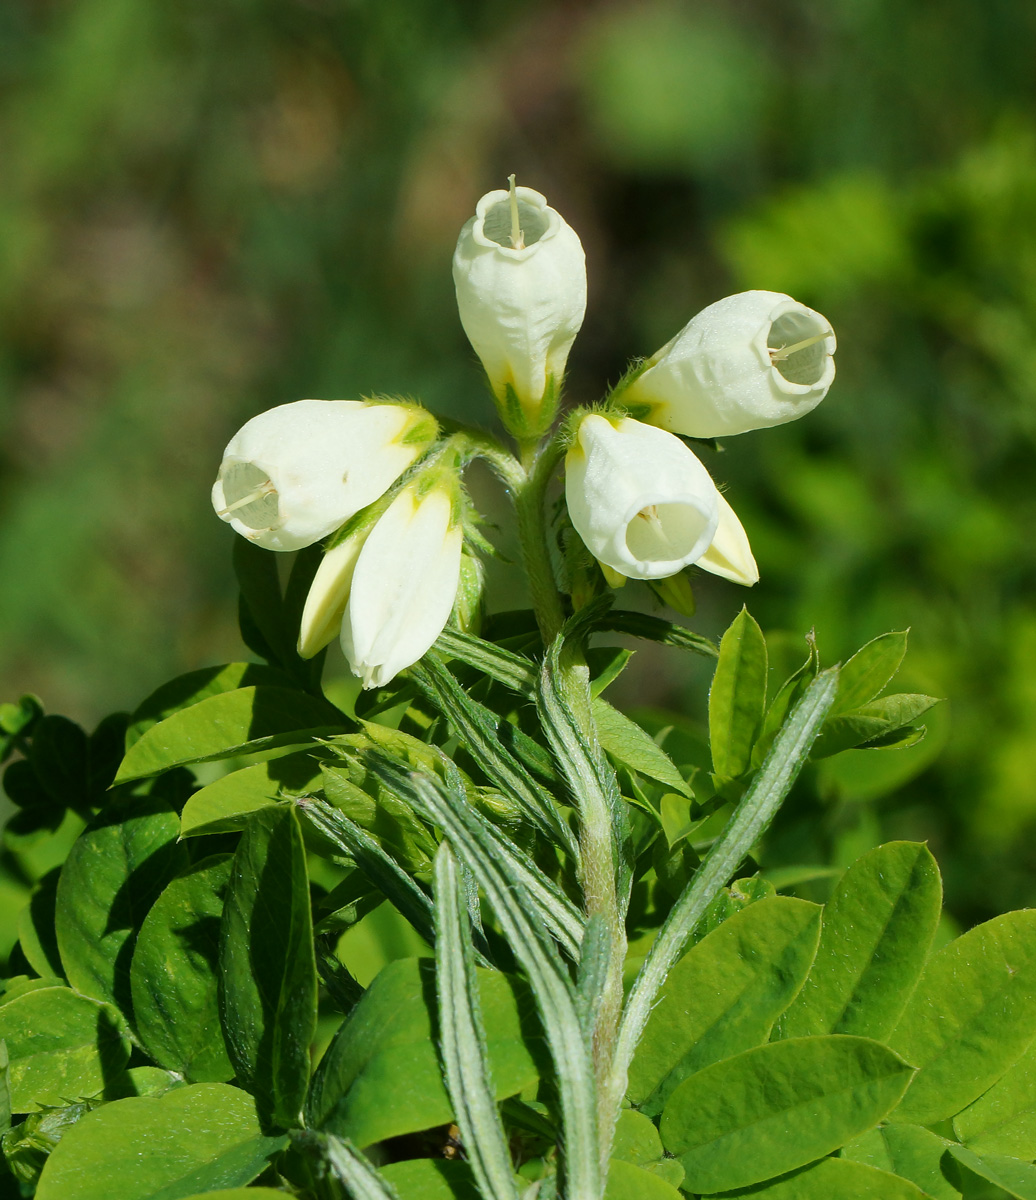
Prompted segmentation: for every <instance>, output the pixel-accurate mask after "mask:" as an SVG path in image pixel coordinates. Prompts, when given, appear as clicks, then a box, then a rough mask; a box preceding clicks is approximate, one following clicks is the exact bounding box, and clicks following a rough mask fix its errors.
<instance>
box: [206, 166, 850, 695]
mask: <svg viewBox="0 0 1036 1200" xmlns="http://www.w3.org/2000/svg"><path fill="white" fill-rule="evenodd" d="M453 277H454V283H455V285H456V292H457V304H458V308H459V312H460V319H461V323H462V325H463V327H464V331H465V333H466V334H467V336H468V339H469V341H470V342H471V345H472V347H473V348H474V350H475V352H476V354H477V355H478V357H479V359H480V360H481V362H482V365H483V367H484V368H485V371H486V375H487V377H488V381H489V385H490V389H491V391H492V395H493V398H494V400H495V402H496V406H497V409H498V411H499V413H500V416H501V419H502V420H503V423H504V425H505V427H506V428H507V430H508V432H509V433H510V434H511V435H512V436H513V437H514V438H516V439H517V441H518V443H519V445H520V446H521V448H522V453H523V463H524V464H525V465H526V466H527V465H528V464H529V462H530V461H535V456H536V454H537V453H539V454H540V455H543V454H548V453H549V448H551V447H552V448H554V449H555V450H559V449H564V450H565V451H566V452H565V501H566V509H567V520H568V522H569V523H570V525H571V528H572V529H573V530H574V531H575V533H576V534H578V536H579V538H580V539H581V541H582V543H583V545H585V547H586V549H587V550H588V551H589V553H590V554H591V555H592V556H593V558H594V559H595V560H596V561H597V563H598V564H599V565H600V568H601V571H600V576H599V577H600V579H601V584H602V586H603V585H604V583H605V581H606V582H607V583H610V584H612V585H613V586H617V585H619V584H621V583H624V582H625V581H626V580H627V579H642V580H648V581H654V582H656V583H657V581H664V580H672V579H673V577H674V576H676V575H678V574H679V573H680V572H682V571H683V570H684V568H686V567H688V566H691V565H692V564H694V565H697V566H699V567H701V568H702V569H704V570H706V571H710V572H712V573H713V574H716V575H720V576H722V577H723V578H725V579H728V580H731V581H733V582H735V583H740V584H744V585H746V586H751V585H752V584H754V583H755V582H756V581H757V580H758V578H759V572H758V568H757V567H756V563H755V559H754V558H753V556H752V551H751V547H750V545H749V541H748V537H747V535H746V534H745V531H744V528H743V527H742V525H741V522H740V521H739V520H738V518H737V516H736V515H735V513H734V511H733V509H732V508H731V507H730V505H729V504H728V503H727V501H726V500H725V499H724V497H723V495H722V493H721V492H720V491H719V489H718V488H717V487H716V485H715V483H714V482H713V480H712V478H711V476H710V475H709V472H708V471H707V470H706V468H705V466H704V465H703V464H702V463H701V461H700V460H699V459H698V457H697V456H696V455H695V453H694V452H693V451H692V450H691V449H690V447H689V446H688V445H687V443H686V441H685V440H683V439H685V438H690V439H706V440H707V439H713V438H719V437H728V436H732V435H734V434H739V433H745V432H747V431H748V430H752V429H760V428H765V427H767V426H771V425H778V424H782V423H783V422H785V421H791V420H794V419H796V418H797V417H800V416H803V415H804V414H805V413H807V412H809V411H810V410H811V409H812V408H814V407H815V406H816V405H817V404H819V403H820V401H821V400H822V399H823V398H824V396H825V395H826V393H827V390H828V388H829V387H830V385H831V381H832V379H833V377H834V359H833V354H834V351H835V335H834V333H833V331H832V329H831V326H830V324H829V323H828V322H827V320H826V319H825V318H824V317H822V316H821V315H820V314H819V313H817V312H814V311H813V310H812V309H810V308H807V307H806V306H805V305H803V304H800V303H798V302H797V301H796V300H793V299H792V298H791V297H790V296H785V295H782V294H780V293H777V292H767V291H749V292H742V293H740V294H739V295H735V296H728V297H726V298H725V299H723V300H719V301H717V302H716V303H715V304H711V305H709V307H708V308H706V309H704V310H703V311H702V312H700V313H699V314H698V315H697V316H696V317H694V318H693V320H691V321H690V323H689V324H688V325H687V326H686V327H685V328H684V329H683V330H681V331H680V332H679V333H678V334H677V335H676V336H675V337H674V338H673V339H672V340H671V341H670V342H668V343H667V344H666V345H665V346H663V347H662V349H661V350H659V351H658V352H657V353H656V354H655V355H653V356H652V357H651V358H649V359H647V360H646V361H644V362H642V363H640V364H639V365H637V366H636V367H635V368H634V369H633V370H632V371H631V372H630V373H629V374H628V375H627V377H626V378H625V379H624V380H623V381H622V383H621V384H620V385H619V386H618V387H617V388H616V389H615V390H613V391H612V392H611V393H610V394H609V395H608V396H607V397H606V398H605V400H604V402H603V403H602V404H600V405H598V406H596V407H595V408H591V409H579V410H576V411H574V412H573V413H572V414H571V415H570V417H569V419H568V420H567V421H566V422H565V423H564V425H563V426H562V428H561V429H560V430H558V431H557V432H555V433H554V434H553V437H552V438H551V439H550V441H549V442H546V443H544V441H543V439H544V438H545V437H546V436H547V435H548V434H549V433H550V431H551V429H552V427H553V426H554V425H555V420H556V417H557V411H558V405H559V401H560V396H561V386H562V381H563V377H564V373H565V366H566V362H567V359H568V354H569V351H570V349H571V347H572V344H573V342H574V340H575V337H576V334H577V333H578V331H579V329H580V326H581V325H582V322H583V316H584V312H585V309H586V265H585V259H584V256H583V249H582V246H581V244H580V241H579V238H578V236H577V235H576V234H575V232H574V231H573V230H572V229H571V227H570V226H569V225H568V224H567V223H566V222H565V221H564V219H563V218H562V217H561V216H560V214H559V213H557V212H556V211H555V210H554V209H553V208H550V207H549V206H548V204H547V202H546V200H545V199H544V197H543V196H541V195H540V194H539V193H538V192H534V191H532V190H531V189H530V188H525V187H516V186H515V183H514V177H513V176H512V177H511V181H510V187H509V189H508V190H500V191H495V192H490V193H488V195H486V196H483V197H482V199H481V200H480V201H479V202H478V205H477V206H476V210H475V216H474V217H473V218H472V219H471V220H470V221H468V223H467V224H466V225H465V226H464V228H463V229H462V230H461V234H460V238H459V240H458V243H457V249H456V253H455V254H454V259H453ZM465 436H466V435H465V434H463V433H461V434H452V435H450V436H446V437H443V436H442V435H441V433H440V429H439V426H438V424H437V422H436V421H435V420H434V418H433V417H432V416H431V415H430V414H429V413H427V412H426V411H425V410H424V409H422V408H421V407H419V406H418V405H415V404H411V403H401V402H390V401H385V400H362V401H361V400H334V401H326V400H300V401H297V402H295V403H293V404H284V405H281V406H279V407H277V408H274V409H271V410H270V411H268V412H266V413H262V414H260V415H259V416H257V417H254V418H253V419H252V420H251V421H249V422H248V423H247V424H246V425H245V426H244V427H243V428H242V429H241V430H240V431H239V432H238V433H237V434H235V436H234V437H233V438H232V439H231V441H230V444H229V445H228V446H227V448H226V451H225V454H224V457H223V462H222V465H221V466H220V470H219V476H218V478H217V480H216V483H215V485H214V487H213V490H212V501H213V506H214V507H215V509H216V512H217V514H218V515H219V516H220V517H221V518H222V519H223V520H225V521H227V522H228V523H229V524H230V525H231V526H232V527H233V528H234V529H235V530H236V531H237V532H238V533H240V534H242V535H243V536H244V537H247V538H249V539H250V540H252V541H253V542H255V543H256V544H258V545H260V546H263V547H266V548H267V549H270V550H297V549H301V548H303V547H305V546H309V545H311V544H313V543H314V542H316V541H319V540H320V539H322V538H328V541H327V543H326V546H325V551H326V553H325V555H324V558H323V560H322V562H321V565H320V567H319V569H318V570H317V573H316V576H315V578H314V580H313V584H312V587H311V590H310V593H309V597H308V599H307V602H306V606H305V611H304V614H303V618H302V625H301V630H300V635H299V653H300V654H301V655H303V656H304V657H310V656H312V655H314V654H316V653H317V652H318V651H319V650H321V649H322V648H323V647H324V646H326V645H328V644H329V643H330V642H331V641H333V640H334V638H335V637H336V636H338V637H340V641H341V645H342V650H343V652H344V654H345V656H346V659H347V661H348V662H349V665H350V667H351V668H352V670H353V672H354V673H355V674H356V675H358V676H359V677H360V678H361V680H362V681H363V685H364V686H365V687H380V686H382V685H384V684H385V683H387V682H388V681H389V680H391V679H392V678H393V677H394V676H395V675H396V674H398V673H399V672H400V671H402V670H404V669H405V668H406V667H408V666H410V665H412V664H413V663H415V662H416V661H417V660H418V659H419V658H421V656H422V655H423V654H425V652H426V651H427V650H428V649H429V648H430V646H431V645H432V644H433V643H434V641H435V640H436V638H437V637H438V636H439V634H440V632H441V631H442V629H443V628H444V626H445V625H446V624H447V623H448V622H449V621H450V619H451V616H452V617H453V619H454V620H455V621H458V622H460V621H462V620H463V618H464V616H465V614H467V615H470V612H471V610H472V609H473V608H477V595H478V591H479V585H480V580H481V571H480V568H479V567H478V565H477V558H476V557H475V554H474V550H473V547H475V548H477V543H478V541H479V539H478V538H477V536H476V535H475V533H474V529H473V526H472V522H471V519H470V517H469V515H468V514H469V513H470V512H471V508H470V503H469V501H468V499H467V496H466V494H465V492H464V488H463V483H462V480H461V473H462V470H463V467H464V465H465V464H466V462H467V461H468V459H469V458H470V457H471V454H470V453H465V452H462V450H461V449H460V447H461V444H462V443H465ZM465 444H466V445H467V446H468V447H469V448H470V445H471V444H473V443H472V439H470V438H468V439H467V442H466V443H465ZM480 444H482V445H483V446H484V445H485V444H486V439H485V438H484V437H482V439H481V443H480ZM530 448H531V454H530ZM497 450H498V451H499V454H498V456H497V458H498V461H497V465H498V466H499V456H500V455H503V456H506V455H507V452H506V451H505V450H504V449H503V448H502V447H497ZM476 452H477V451H476ZM548 461H550V460H549V459H548ZM511 462H512V464H513V467H514V469H515V470H516V471H518V472H522V471H523V467H522V466H521V465H519V463H518V462H517V460H514V459H511ZM508 481H509V483H511V485H512V487H513V476H512V477H510V478H509V480H508ZM329 535H331V536H329ZM465 564H466V565H467V568H468V570H467V576H468V577H470V579H471V580H472V581H473V587H472V588H465V587H463V586H462V580H463V579H464V578H465V577H466V576H465ZM458 593H460V594H458ZM670 594H675V592H672V593H670ZM473 596H474V597H475V601H474V603H473V601H472V597H473Z"/></svg>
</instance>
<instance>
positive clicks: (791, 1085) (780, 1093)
mask: <svg viewBox="0 0 1036 1200" xmlns="http://www.w3.org/2000/svg"><path fill="white" fill-rule="evenodd" d="M746 911H747V910H746ZM912 1074H913V1070H912V1068H911V1067H909V1066H908V1065H907V1064H906V1063H905V1062H903V1060H902V1059H901V1058H899V1057H898V1055H896V1054H893V1053H892V1052H891V1051H890V1050H888V1049H886V1048H885V1047H884V1046H882V1045H880V1044H879V1043H878V1042H873V1041H870V1040H869V1039H867V1038H854V1037H846V1036H834V1037H815V1038H795V1039H793V1040H790V1041H786V1042H771V1043H770V1044H769V1045H766V1046H759V1047H758V1048H756V1049H754V1050H746V1051H745V1052H744V1053H743V1054H738V1055H737V1056H736V1057H734V1058H728V1059H725V1060H724V1061H723V1062H718V1063H714V1064H713V1065H712V1066H709V1067H706V1068H705V1069H704V1070H703V1071H699V1072H698V1074H697V1075H692V1076H691V1077H690V1078H689V1079H686V1080H684V1082H683V1083H682V1084H680V1086H679V1087H678V1088H677V1089H676V1091H675V1092H673V1094H672V1096H670V1098H669V1103H668V1104H667V1105H666V1109H665V1112H664V1114H663V1116H662V1123H661V1134H662V1142H663V1143H664V1145H665V1147H666V1149H667V1150H669V1151H670V1152H671V1153H673V1154H675V1155H677V1156H678V1157H679V1159H680V1162H681V1164H682V1165H683V1167H684V1169H685V1170H686V1172H687V1177H686V1180H685V1181H684V1188H685V1190H687V1191H692V1192H721V1191H727V1190H730V1189H732V1188H738V1187H746V1186H748V1185H750V1184H753V1183H761V1182H762V1181H763V1180H765V1179H770V1178H772V1177H773V1176H774V1175H780V1174H783V1173H784V1172H785V1171H791V1170H794V1169H795V1168H796V1167H800V1166H804V1165H805V1164H806V1163H809V1162H812V1161H813V1160H814V1159H816V1158H820V1157H822V1156H823V1155H825V1154H829V1153H830V1152H831V1151H832V1150H836V1149H837V1148H838V1147H839V1146H841V1145H844V1144H845V1142H847V1141H849V1139H850V1138H853V1137H855V1136H856V1135H857V1134H860V1133H862V1132H863V1131H864V1130H865V1129H869V1128H870V1127H871V1126H872V1125H874V1124H875V1123H876V1122H878V1121H880V1120H881V1118H882V1117H884V1116H885V1115H886V1114H887V1113H888V1112H889V1111H890V1110H891V1109H892V1108H893V1107H894V1106H895V1104H896V1102H897V1101H898V1100H899V1098H900V1097H901V1096H902V1095H903V1092H904V1091H905V1090H906V1087H907V1084H908V1083H909V1082H910V1078H911V1076H912Z"/></svg>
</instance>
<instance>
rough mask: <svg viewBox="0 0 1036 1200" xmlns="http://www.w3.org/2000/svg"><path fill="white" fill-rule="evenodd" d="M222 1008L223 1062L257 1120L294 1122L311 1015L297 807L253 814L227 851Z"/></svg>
mask: <svg viewBox="0 0 1036 1200" xmlns="http://www.w3.org/2000/svg"><path fill="white" fill-rule="evenodd" d="M219 972H220V1010H221V1012H220V1015H221V1019H222V1022H223V1036H224V1038H225V1040H226V1046H227V1051H228V1053H229V1056H230V1061H231V1062H232V1063H233V1064H234V1067H235V1069H236V1071H237V1075H238V1078H239V1079H240V1080H241V1082H242V1084H244V1086H245V1087H247V1088H248V1089H249V1090H250V1091H251V1092H252V1093H253V1095H254V1096H255V1098H256V1105H257V1107H258V1110H259V1115H260V1118H261V1120H262V1121H263V1124H264V1127H265V1126H267V1125H273V1126H279V1127H281V1128H290V1127H292V1126H293V1125H295V1124H297V1123H298V1119H299V1113H300V1111H301V1109H302V1104H303V1101H304V1100H305V1096H306V1088H307V1086H308V1084H309V1046H310V1042H311V1041H312V1040H313V1035H314V1033H315V1031H316V1022H317V967H316V957H315V953H314V949H313V923H312V916H311V913H310V900H309V879H308V876H307V873H306V849H305V846H304V845H303V842H302V833H301V831H300V830H299V824H298V818H297V817H296V816H295V810H294V809H293V808H292V807H290V806H287V805H284V806H281V807H278V808H268V809H263V810H261V811H260V812H258V813H256V814H255V815H254V816H253V817H252V819H251V821H250V822H249V824H248V828H247V829H246V830H245V832H244V834H243V835H242V837H241V841H240V843H239V845H238V848H237V853H236V854H235V856H234V864H233V871H232V874H231V879H230V886H229V888H228V889H227V894H226V901H225V904H224V908H223V922H222V927H221V930H220V950H219Z"/></svg>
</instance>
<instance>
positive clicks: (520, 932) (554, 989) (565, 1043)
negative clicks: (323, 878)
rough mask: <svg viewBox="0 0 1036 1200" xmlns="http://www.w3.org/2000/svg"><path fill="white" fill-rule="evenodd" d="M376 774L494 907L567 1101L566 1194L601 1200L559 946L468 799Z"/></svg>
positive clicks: (577, 1035)
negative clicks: (433, 828) (491, 850)
mask: <svg viewBox="0 0 1036 1200" xmlns="http://www.w3.org/2000/svg"><path fill="white" fill-rule="evenodd" d="M375 769H376V770H377V772H378V774H379V775H380V776H381V778H382V779H384V781H385V783H386V784H387V785H388V786H389V787H390V788H392V789H393V790H394V791H396V793H397V794H398V795H401V796H404V797H406V798H407V799H408V800H410V802H411V803H413V804H414V806H415V807H418V808H424V810H425V811H426V813H427V815H428V816H429V817H430V818H431V819H432V820H433V821H435V822H436V823H437V824H438V825H440V826H441V827H442V829H443V831H444V832H445V834H446V836H447V837H448V838H449V840H450V842H451V844H452V845H453V847H454V849H455V851H456V853H457V854H458V856H460V857H461V858H463V860H464V861H465V862H466V863H467V864H468V866H469V868H470V869H471V871H472V873H473V874H474V875H475V877H476V879H477V880H478V882H479V885H480V886H481V888H482V890H483V891H484V892H485V894H486V897H487V899H488V900H489V903H490V904H491V905H492V907H493V911H494V912H495V913H496V915H497V919H498V920H499V921H500V925H501V927H502V930H503V933H504V936H505V937H506V938H507V941H508V944H509V945H510V946H511V949H512V950H513V951H514V954H515V956H516V958H517V959H518V961H519V962H520V963H521V964H522V967H523V968H524V969H525V972H526V974H527V976H528V978H529V982H530V984H531V986H532V990H533V994H534V995H535V997H536V1003H537V1006H538V1008H539V1012H540V1017H541V1020H542V1022H543V1028H544V1032H545V1034H546V1036H547V1043H548V1045H549V1047H550V1052H551V1057H552V1058H553V1060H554V1067H555V1072H556V1078H557V1081H558V1091H559V1093H560V1100H561V1113H562V1126H563V1131H562V1143H563V1147H564V1154H565V1177H566V1181H567V1191H566V1195H567V1196H568V1197H569V1200H599V1197H600V1187H601V1162H600V1154H599V1151H598V1134H597V1095H596V1085H595V1081H594V1074H593V1068H592V1064H591V1061H590V1054H589V1048H588V1046H587V1044H586V1041H585V1039H584V1037H583V1031H582V1026H581V1022H580V1019H579V1010H578V1004H577V1002H576V998H575V992H574V989H573V987H572V984H571V982H570V980H569V978H568V974H567V972H566V970H565V967H564V964H563V963H562V961H561V958H560V957H559V955H558V953H557V950H556V948H555V946H554V943H553V942H552V941H550V940H548V939H546V938H545V937H544V934H543V930H542V928H541V927H540V926H538V925H537V924H536V923H535V921H534V920H532V919H531V917H530V911H531V907H530V906H529V905H528V902H527V901H526V900H525V896H524V889H523V888H522V886H521V884H520V883H519V882H518V881H517V880H516V879H515V878H514V876H513V875H512V874H511V873H510V872H509V871H508V869H507V863H506V861H496V860H493V859H491V858H489V857H488V856H487V855H486V854H485V851H484V849H483V846H482V845H481V844H480V842H479V839H478V837H477V836H475V830H476V828H477V826H478V825H479V824H481V823H483V822H482V819H481V818H480V817H478V816H477V814H475V813H473V812H472V810H471V809H470V808H469V807H468V806H467V803H466V801H465V799H464V797H463V795H462V794H459V793H458V792H457V791H456V790H455V789H447V788H446V787H445V785H444V784H443V783H442V782H441V781H440V780H439V779H437V778H435V777H432V776H419V775H417V774H411V775H409V776H407V775H404V774H403V773H402V772H400V771H398V770H397V769H396V768H395V766H394V764H392V763H390V762H382V763H379V764H377V765H376V766H375ZM523 901H524V903H523Z"/></svg>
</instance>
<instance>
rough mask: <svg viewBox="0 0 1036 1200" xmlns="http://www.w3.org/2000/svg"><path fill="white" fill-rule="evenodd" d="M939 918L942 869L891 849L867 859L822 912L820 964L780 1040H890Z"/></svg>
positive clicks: (917, 853) (916, 853)
mask: <svg viewBox="0 0 1036 1200" xmlns="http://www.w3.org/2000/svg"><path fill="white" fill-rule="evenodd" d="M941 910H942V883H941V880H940V878H939V868H938V866H937V865H936V862H935V859H934V858H932V855H931V853H930V852H929V850H928V848H927V847H926V846H924V845H922V844H920V843H919V842H889V843H887V844H886V845H884V846H879V847H878V848H877V849H875V850H871V851H870V852H869V853H868V854H865V855H864V856H863V857H862V858H860V859H859V860H858V861H857V862H855V863H854V864H853V865H852V866H851V867H850V868H849V870H848V871H846V873H845V874H844V875H843V876H842V878H841V880H840V881H839V883H838V884H837V886H836V887H835V890H834V894H833V895H832V897H831V899H830V901H829V902H828V903H827V905H826V906H825V908H824V926H823V930H822V932H821V934H820V948H819V949H818V950H817V957H816V961H815V962H814V964H813V969H812V971H811V972H810V974H809V978H808V979H807V980H806V983H805V986H804V987H803V989H802V991H801V992H799V994H798V996H797V998H796V999H795V1002H794V1003H793V1004H792V1005H791V1007H790V1008H789V1009H788V1011H787V1012H786V1013H785V1014H784V1017H783V1018H782V1019H781V1023H780V1027H781V1031H782V1034H783V1035H784V1036H785V1037H805V1036H807V1035H809V1034H816V1033H852V1034H856V1035H858V1036H859V1037H871V1038H876V1039H877V1040H878V1041H883V1040H884V1039H885V1038H887V1037H888V1035H889V1034H890V1033H891V1032H892V1030H893V1028H894V1027H895V1024H896V1021H897V1020H898V1019H899V1017H900V1015H901V1014H902V1012H903V1009H904V1007H905V1006H906V1003H907V1000H908V999H909V998H910V994H911V992H913V990H914V988H915V987H916V986H917V981H918V979H919V978H920V976H921V971H922V970H923V969H924V964H925V959H926V958H927V956H928V948H929V946H930V945H931V944H932V938H933V937H934V936H935V930H936V926H937V925H938V924H939V914H940V912H941Z"/></svg>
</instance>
